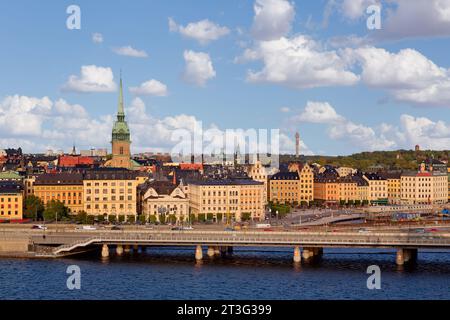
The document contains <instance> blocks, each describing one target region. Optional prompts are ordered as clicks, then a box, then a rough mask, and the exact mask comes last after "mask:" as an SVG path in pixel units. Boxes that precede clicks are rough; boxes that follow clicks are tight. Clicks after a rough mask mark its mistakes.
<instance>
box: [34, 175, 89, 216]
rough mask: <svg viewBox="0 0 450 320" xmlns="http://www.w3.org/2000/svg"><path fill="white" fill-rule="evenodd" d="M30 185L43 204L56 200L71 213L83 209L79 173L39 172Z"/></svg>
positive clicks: (81, 184) (81, 181)
mask: <svg viewBox="0 0 450 320" xmlns="http://www.w3.org/2000/svg"><path fill="white" fill-rule="evenodd" d="M26 183H31V181H26ZM32 186H33V187H32V190H33V194H34V195H35V196H36V197H38V198H40V199H41V200H42V202H43V203H44V205H46V204H47V203H48V202H49V201H51V200H58V201H61V202H62V203H63V204H64V205H65V206H66V207H68V208H69V210H70V212H71V213H74V214H75V213H78V212H81V211H83V175H82V174H81V173H45V174H40V175H37V176H36V177H35V180H34V182H33V184H32ZM27 188H28V187H27Z"/></svg>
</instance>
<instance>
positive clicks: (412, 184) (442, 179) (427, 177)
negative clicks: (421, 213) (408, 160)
mask: <svg viewBox="0 0 450 320" xmlns="http://www.w3.org/2000/svg"><path fill="white" fill-rule="evenodd" d="M447 202H448V176H447V175H446V174H442V173H440V172H429V171H419V172H407V173H404V174H402V176H401V203H402V204H444V203H447Z"/></svg>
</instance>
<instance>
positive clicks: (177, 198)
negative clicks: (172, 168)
mask: <svg viewBox="0 0 450 320" xmlns="http://www.w3.org/2000/svg"><path fill="white" fill-rule="evenodd" d="M138 211H139V214H140V215H144V216H145V218H146V221H148V220H149V218H151V217H152V216H153V217H154V220H155V221H159V222H160V220H161V217H162V216H164V220H165V221H166V220H167V218H169V219H170V220H173V218H174V219H175V220H176V222H177V223H179V222H184V221H187V220H188V219H189V199H188V198H187V195H186V194H185V193H184V192H183V190H182V188H180V186H177V185H175V184H173V183H172V182H170V181H147V182H145V183H143V184H141V185H139V186H138Z"/></svg>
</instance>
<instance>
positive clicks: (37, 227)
mask: <svg viewBox="0 0 450 320" xmlns="http://www.w3.org/2000/svg"><path fill="white" fill-rule="evenodd" d="M31 229H35V230H47V229H48V228H47V227H46V226H43V225H42V224H35V225H33V226H32V227H31Z"/></svg>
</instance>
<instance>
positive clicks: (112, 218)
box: [108, 214, 117, 223]
mask: <svg viewBox="0 0 450 320" xmlns="http://www.w3.org/2000/svg"><path fill="white" fill-rule="evenodd" d="M116 220H117V217H116V215H115V214H110V215H109V216H108V221H109V222H111V223H115V222H116Z"/></svg>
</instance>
